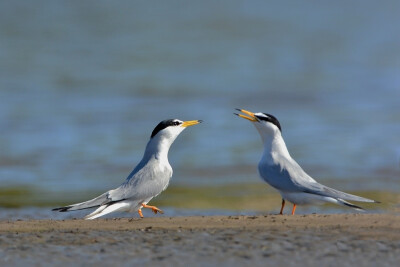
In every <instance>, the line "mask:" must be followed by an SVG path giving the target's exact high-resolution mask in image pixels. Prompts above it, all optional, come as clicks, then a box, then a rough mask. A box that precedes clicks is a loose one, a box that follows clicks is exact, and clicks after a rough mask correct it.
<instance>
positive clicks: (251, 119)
mask: <svg viewBox="0 0 400 267" xmlns="http://www.w3.org/2000/svg"><path fill="white" fill-rule="evenodd" d="M236 110H237V111H240V112H242V113H244V114H246V115H248V116H246V115H243V114H237V113H234V114H235V115H237V116H239V117H241V118H244V119H247V120H249V121H253V122H254V121H258V120H257V118H256V116H255V115H254V113H253V112H250V111H247V110H244V109H239V108H237V109H236Z"/></svg>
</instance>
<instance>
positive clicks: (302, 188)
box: [259, 159, 376, 202]
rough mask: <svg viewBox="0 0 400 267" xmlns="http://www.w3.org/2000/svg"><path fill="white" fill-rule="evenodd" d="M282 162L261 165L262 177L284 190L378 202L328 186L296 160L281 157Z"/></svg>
mask: <svg viewBox="0 0 400 267" xmlns="http://www.w3.org/2000/svg"><path fill="white" fill-rule="evenodd" d="M280 163H281V164H276V165H269V166H265V165H264V166H263V165H260V166H259V171H260V175H261V177H262V178H263V179H264V180H265V181H266V182H267V183H269V184H270V185H271V186H273V187H275V188H276V189H278V190H281V191H284V192H304V193H309V194H315V195H320V196H326V197H332V198H335V199H338V198H339V199H343V200H350V201H360V202H376V201H374V200H371V199H367V198H363V197H359V196H355V195H352V194H348V193H344V192H341V191H339V190H335V189H333V188H330V187H327V186H325V185H322V184H320V183H318V182H317V181H315V180H314V179H313V178H311V177H310V176H309V175H308V174H307V173H306V172H305V171H304V170H303V169H302V168H301V167H300V165H298V164H297V163H296V162H295V161H294V160H287V159H280Z"/></svg>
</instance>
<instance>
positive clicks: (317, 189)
mask: <svg viewBox="0 0 400 267" xmlns="http://www.w3.org/2000/svg"><path fill="white" fill-rule="evenodd" d="M237 110H238V111H240V112H242V113H243V114H236V113H235V115H237V116H239V117H241V118H244V119H247V120H249V121H251V122H252V123H253V125H254V126H255V127H256V129H257V131H258V133H259V134H260V136H261V139H262V142H263V144H264V153H263V155H262V158H261V160H260V162H259V163H258V172H259V174H260V176H261V178H262V179H263V180H264V181H265V182H267V183H268V184H269V185H271V186H272V187H274V188H275V189H276V190H278V191H279V193H280V194H281V196H282V207H281V211H280V214H282V213H283V208H284V206H285V201H286V200H287V201H289V202H291V203H293V209H292V215H293V214H294V213H295V210H296V205H305V204H322V203H324V202H330V203H336V204H340V205H343V206H348V207H352V208H355V209H357V210H362V208H361V207H359V206H356V205H354V204H351V203H349V202H347V201H346V200H349V201H359V202H376V203H379V202H378V201H375V200H371V199H367V198H363V197H359V196H355V195H351V194H347V193H344V192H341V191H338V190H335V189H333V188H329V187H327V186H325V185H322V184H320V183H318V182H317V181H315V180H314V179H313V178H311V177H310V176H309V175H308V174H307V173H306V172H305V171H304V170H303V169H302V168H301V167H300V165H299V164H297V162H296V161H295V160H294V159H293V158H292V157H291V156H290V154H289V151H288V149H287V148H286V144H285V141H284V140H283V137H282V128H281V124H280V123H279V121H278V120H277V118H275V117H274V116H273V115H271V114H267V113H261V112H258V113H253V112H250V111H247V110H244V109H237Z"/></svg>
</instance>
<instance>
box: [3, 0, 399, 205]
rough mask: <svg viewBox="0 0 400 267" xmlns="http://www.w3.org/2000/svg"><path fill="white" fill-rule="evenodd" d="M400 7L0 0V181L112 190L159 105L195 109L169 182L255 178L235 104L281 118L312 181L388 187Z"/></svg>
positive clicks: (251, 141)
mask: <svg viewBox="0 0 400 267" xmlns="http://www.w3.org/2000/svg"><path fill="white" fill-rule="evenodd" d="M399 13H400V3H399V2H398V1H385V2H384V3H383V2H377V1H363V2H362V3H356V2H348V1H334V2H323V3H322V2H312V3H311V2H310V3H305V2H302V3H300V2H293V3H291V4H290V5H289V4H286V5H285V4H284V3H280V2H275V3H270V2H268V1H226V2H217V3H216V2H215V1H208V0H205V1H197V2H192V1H190V2H189V1H161V2H157V3H149V2H148V1H122V2H117V3H116V2H112V1H96V2H86V1H85V2H80V1H50V0H49V1H42V0H40V1H32V2H23V3H22V2H20V3H19V2H16V1H11V0H5V1H1V3H0V36H1V40H0V181H1V187H2V188H8V187H19V186H26V187H30V188H31V187H33V188H37V189H39V190H41V191H43V192H53V193H54V192H56V193H57V192H60V194H61V193H62V192H67V193H69V192H74V191H77V190H78V191H80V192H85V191H105V190H107V189H110V188H112V187H114V186H117V185H119V184H120V183H121V182H122V181H123V180H124V179H125V177H126V176H127V175H128V174H129V172H130V171H131V170H132V168H133V167H134V166H135V164H136V163H137V162H138V161H139V160H140V159H141V156H142V154H143V151H144V147H145V144H146V142H147V141H148V139H149V137H150V133H151V131H152V130H153V128H154V127H155V126H156V124H157V123H158V122H159V121H161V120H163V119H167V118H179V119H182V120H192V119H202V120H204V123H203V124H201V125H197V126H195V127H190V128H189V129H187V130H185V132H183V133H182V135H181V136H179V138H178V139H177V141H176V142H175V143H174V145H173V147H172V149H171V151H170V162H171V164H172V166H173V168H174V177H173V180H172V185H178V184H179V185H198V184H200V185H208V186H209V185H213V184H224V183H257V182H259V179H258V174H257V171H256V164H257V162H258V160H259V158H260V156H261V153H262V149H261V147H260V145H261V140H260V138H259V136H258V133H257V132H256V130H255V129H254V127H253V126H252V125H251V124H250V123H249V122H248V121H245V120H242V119H239V118H237V117H235V116H234V115H233V112H234V108H244V109H248V110H251V111H255V112H257V111H261V112H268V113H271V114H274V115H275V116H277V118H278V119H279V120H280V122H281V125H282V128H283V135H284V138H285V140H286V143H287V145H288V148H289V151H290V152H291V154H292V156H293V157H294V158H295V159H296V160H297V161H298V162H299V163H300V164H301V165H302V166H303V167H304V168H305V169H306V170H307V171H308V172H309V173H310V174H311V175H312V176H313V177H314V178H316V179H317V180H319V181H321V182H326V183H328V184H332V183H331V182H332V181H333V182H334V183H335V184H340V188H341V189H343V190H390V191H395V192H400V183H399V177H400V134H399V133H400V75H399V73H400V45H399V44H400V27H399V25H400V16H399ZM43 197H44V198H45V194H44V195H43Z"/></svg>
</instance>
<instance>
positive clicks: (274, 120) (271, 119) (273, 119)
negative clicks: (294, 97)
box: [256, 113, 282, 132]
mask: <svg viewBox="0 0 400 267" xmlns="http://www.w3.org/2000/svg"><path fill="white" fill-rule="evenodd" d="M263 114H264V115H265V116H266V117H264V116H257V115H256V117H257V118H258V119H259V120H261V121H268V122H270V123H272V124H274V125H275V126H276V127H278V129H279V131H281V132H282V128H281V124H280V123H279V121H278V119H277V118H276V117H275V116H274V115H271V114H268V113H263Z"/></svg>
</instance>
